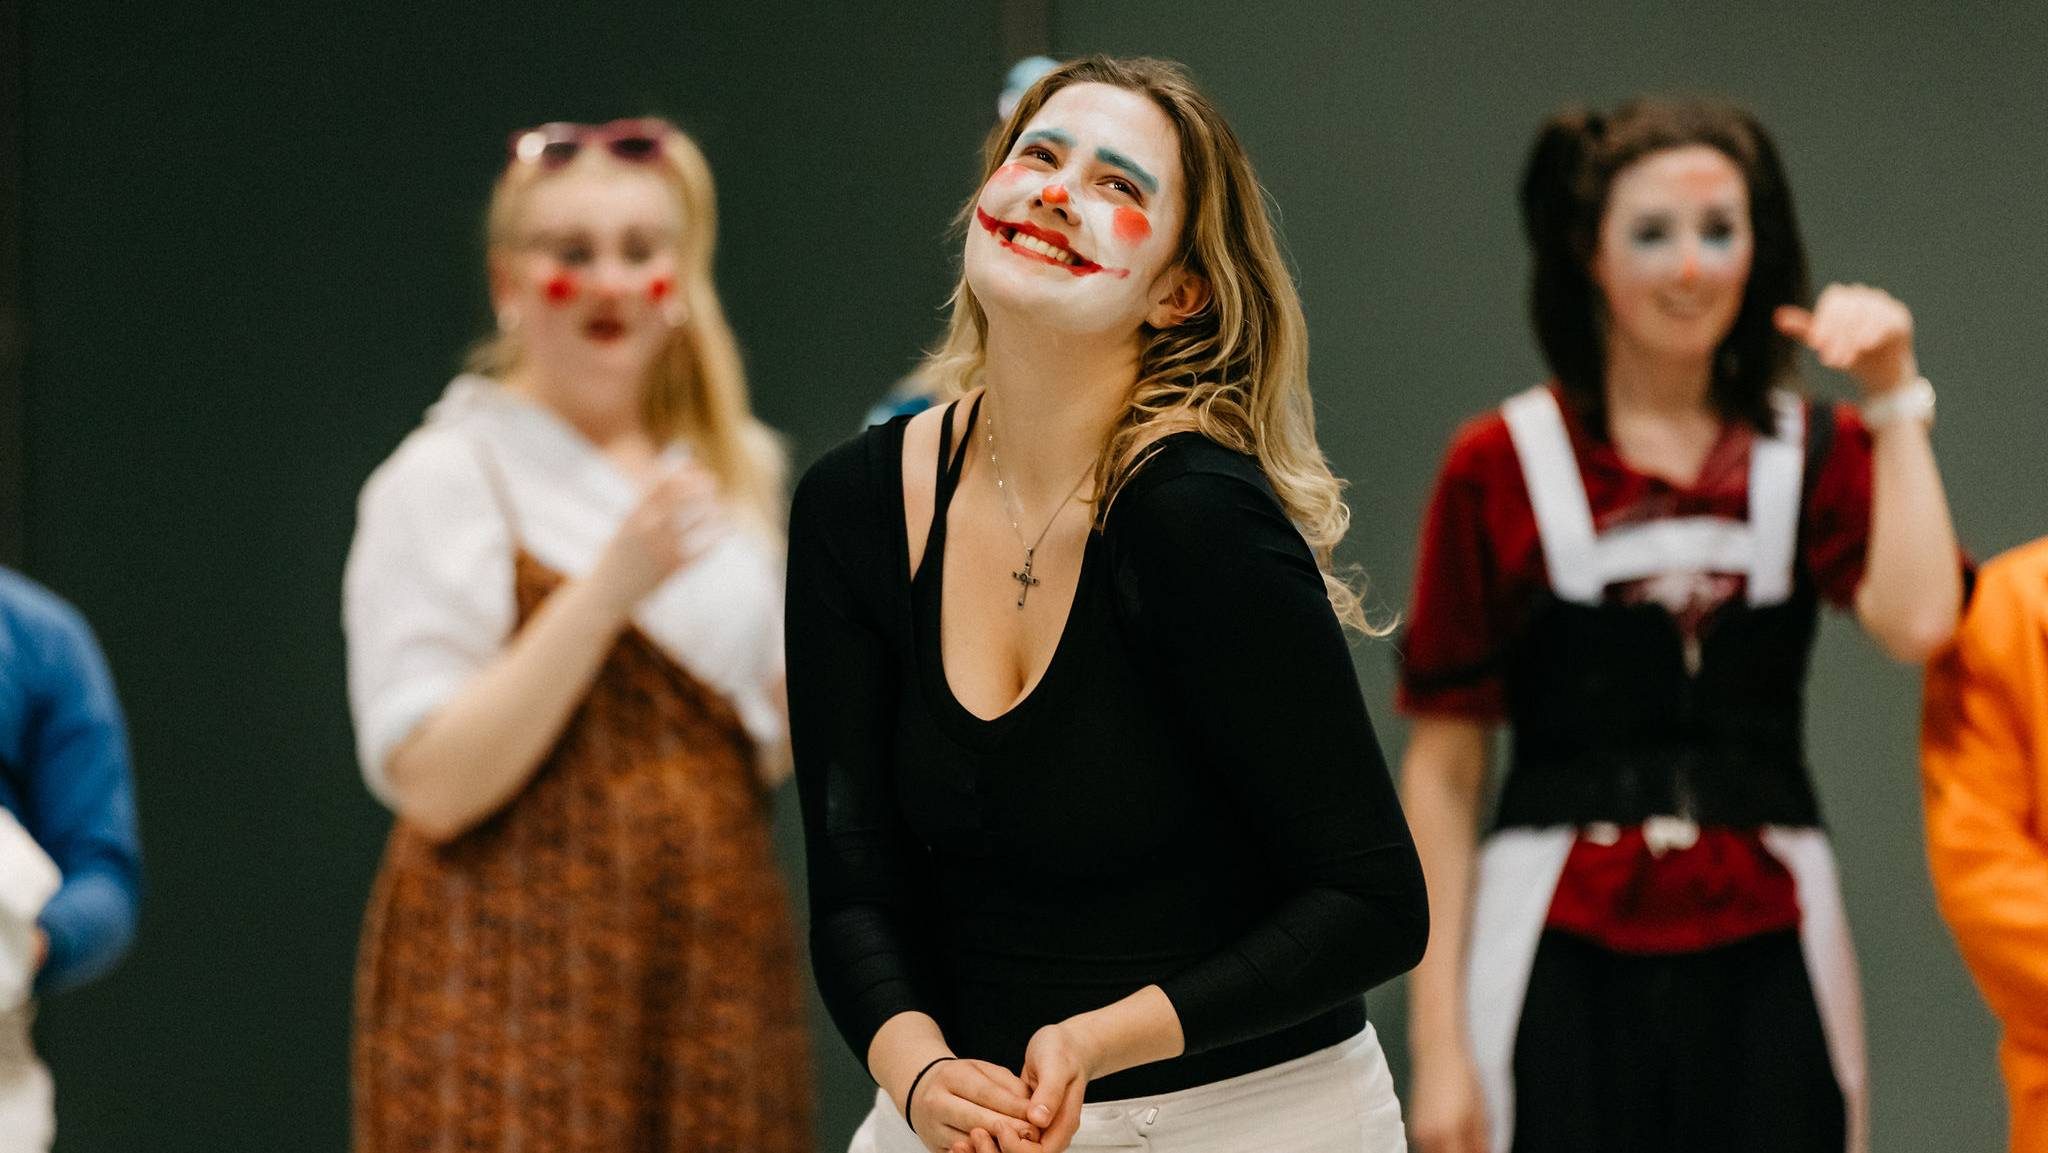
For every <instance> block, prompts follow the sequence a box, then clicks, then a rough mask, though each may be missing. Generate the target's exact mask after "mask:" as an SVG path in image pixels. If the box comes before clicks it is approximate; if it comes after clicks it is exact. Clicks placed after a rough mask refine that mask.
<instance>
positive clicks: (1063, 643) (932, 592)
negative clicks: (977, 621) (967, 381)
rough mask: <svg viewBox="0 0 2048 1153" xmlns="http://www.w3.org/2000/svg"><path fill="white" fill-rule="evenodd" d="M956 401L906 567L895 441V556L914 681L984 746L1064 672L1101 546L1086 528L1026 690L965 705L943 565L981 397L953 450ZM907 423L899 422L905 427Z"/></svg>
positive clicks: (959, 730) (947, 718)
mask: <svg viewBox="0 0 2048 1153" xmlns="http://www.w3.org/2000/svg"><path fill="white" fill-rule="evenodd" d="M958 404H959V402H958V401H955V402H953V404H952V405H948V406H947V407H946V410H945V412H944V413H943V414H942V416H941V421H940V425H939V429H940V431H939V452H938V456H937V462H936V465H935V471H936V477H935V483H934V485H933V489H932V514H931V521H930V523H929V524H928V525H927V526H926V528H925V546H924V552H923V555H922V556H920V557H919V559H918V564H917V566H916V568H915V569H912V568H911V567H910V527H909V524H908V523H907V521H906V519H905V516H906V514H905V505H906V502H905V501H904V500H903V467H904V460H903V456H904V454H903V446H902V443H901V433H900V432H899V434H898V443H897V444H896V445H895V453H894V454H893V455H894V457H895V460H896V473H897V475H896V494H897V510H896V524H897V526H898V531H899V532H901V534H902V537H901V540H900V541H899V542H898V543H899V545H900V546H901V547H900V549H899V551H898V554H897V555H899V556H900V557H902V558H903V563H904V571H905V573H906V576H907V580H908V586H909V587H908V591H909V596H910V602H911V619H912V626H913V627H912V633H913V638H914V644H915V647H916V652H917V665H918V671H919V680H920V681H921V682H922V684H923V686H924V690H925V694H926V696H927V698H928V699H929V701H930V703H931V706H932V708H933V711H934V713H935V714H936V715H937V716H939V717H940V718H941V719H942V721H944V722H945V723H947V724H948V725H949V727H950V729H951V731H952V732H953V733H954V735H955V736H956V737H958V738H960V739H962V740H963V741H966V742H968V743H972V744H985V743H988V742H992V741H995V740H998V739H1000V738H1001V736H1002V735H1003V734H1004V733H1006V732H1008V731H1009V729H1010V728H1011V727H1012V726H1014V725H1016V724H1017V723H1018V722H1019V721H1021V720H1022V719H1023V718H1024V717H1026V716H1028V715H1030V713H1031V712H1032V711H1033V710H1034V709H1035V708H1036V707H1037V706H1038V705H1039V703H1040V702H1041V701H1043V700H1044V699H1046V697H1047V696H1049V695H1050V693H1051V691H1052V688H1053V686H1054V685H1056V684H1057V682H1058V681H1059V680H1060V679H1061V677H1062V676H1063V675H1064V673H1063V670H1064V668H1065V666H1066V665H1067V664H1068V663H1069V662H1068V659H1067V654H1068V652H1069V650H1070V649H1071V648H1072V647H1073V644H1072V642H1073V638H1074V631H1075V627H1076V624H1077V622H1078V620H1079V618H1080V616H1081V614H1082V611H1083V608H1084V603H1085V602H1084V598H1085V597H1087V596H1088V593H1089V585H1090V581H1091V579H1092V578H1093V576H1094V573H1095V567H1096V551H1097V549H1098V547H1099V545H1100V539H1099V535H1100V534H1098V533H1096V532H1094V531H1093V530H1090V531H1089V533H1088V537H1087V539H1086V540H1085V541H1084V542H1083V544H1082V547H1081V564H1080V569H1079V572H1078V573H1077V574H1076V576H1075V583H1074V595H1073V598H1072V599H1071V600H1070V601H1069V602H1068V603H1067V611H1066V616H1065V618H1064V619H1063V620H1062V621H1061V622H1060V629H1059V637H1058V639H1057V640H1055V641H1054V642H1053V647H1052V651H1051V652H1050V653H1049V654H1047V656H1046V658H1045V661H1044V663H1043V664H1042V665H1041V666H1040V667H1039V668H1038V670H1037V671H1036V672H1035V673H1034V674H1033V675H1032V676H1031V677H1029V678H1027V679H1026V680H1025V682H1024V687H1023V688H1022V689H1021V690H1020V691H1019V692H1018V694H1017V695H1016V697H1014V698H1013V699H1011V700H1010V701H1009V702H1008V703H1007V704H1006V705H1004V706H1003V707H1002V709H1001V710H999V711H998V712H995V713H993V714H990V715H986V716H985V715H983V714H981V713H979V712H976V711H975V710H974V709H972V708H969V707H968V706H967V704H966V702H964V701H962V700H961V699H960V696H959V694H958V693H957V692H955V691H954V688H953V682H952V677H951V676H950V674H949V673H948V672H947V669H946V660H945V642H944V635H943V627H944V616H945V570H946V530H947V525H946V517H947V513H948V512H949V511H950V509H951V507H952V503H953V495H954V493H955V491H956V489H957V487H958V484H959V479H960V474H961V471H962V470H963V469H964V468H965V467H966V454H967V452H968V451H969V448H970V446H971V444H972V442H973V436H974V428H975V423H976V420H977V418H978V416H979V414H980V398H979V397H977V398H976V401H975V404H974V406H973V407H971V408H970V409H969V410H968V417H967V426H966V428H965V429H963V430H962V432H961V435H960V444H959V445H958V449H957V451H955V446H954V444H953V412H954V408H955V406H957V405H958ZM908 424H909V422H908V420H905V421H904V422H903V424H902V427H903V428H907V427H908Z"/></svg>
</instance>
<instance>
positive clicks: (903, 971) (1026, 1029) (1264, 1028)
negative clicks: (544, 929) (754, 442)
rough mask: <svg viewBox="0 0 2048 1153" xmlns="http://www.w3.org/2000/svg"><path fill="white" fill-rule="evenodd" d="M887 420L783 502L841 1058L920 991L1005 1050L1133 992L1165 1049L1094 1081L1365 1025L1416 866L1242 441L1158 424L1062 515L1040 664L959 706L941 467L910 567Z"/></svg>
mask: <svg viewBox="0 0 2048 1153" xmlns="http://www.w3.org/2000/svg"><path fill="white" fill-rule="evenodd" d="M904 424H905V419H903V418H899V419H897V420H895V421H892V422H891V423H889V424H887V425H883V426H880V427H878V428H874V429H870V430H868V431H867V432H866V433H864V434H863V435H861V436H860V437H858V438H856V439H855V440H853V441H851V442H849V443H848V444H846V445H843V446H841V447H840V448H838V449H837V450H835V451H834V452H832V453H831V454H830V455H829V456H827V457H825V458H824V459H823V460H821V461H819V462H818V463H817V464H816V465H815V466H814V467H813V468H812V469H811V470H810V471H809V472H808V473H807V474H806V475H805V477H804V479H803V481H802V483H801V484H800V485H799V486H798V489H797V494H796V502H795V508H794V511H793V513H792V519H791V525H790V552H789V609H788V614H789V615H788V646H789V653H788V655H789V690H790V711H791V722H792V730H793V737H794V748H795V755H796V772H797V781H798V787H799V790H800V792H801V795H802V801H803V810H804V827H805V834H806V839H807V844H808V848H809V877H810V900H811V954H812V961H813V965H814V968H815V970H816V973H817V978H818V984H819V988H820V990H821V991H822V993H823V994H824V999H825V1003H826V1005H827V1007H828V1008H829V1009H830V1010H831V1013H832V1015H833V1019H834V1021H835V1022H836V1023H837V1025H838V1027H839V1029H840V1031H841V1033H842V1034H844V1036H845V1038H846V1041H847V1043H848V1044H849V1045H851V1046H852V1048H853V1051H854V1053H855V1054H856V1055H857V1056H859V1057H860V1058H862V1059H863V1060H865V1058H866V1055H867V1049H868V1045H869V1043H870V1042H871V1041H872V1040H873V1038H874V1035H875V1032H876V1031H877V1030H878V1029H880V1028H881V1026H882V1024H883V1023H884V1022H885V1021H887V1020H888V1019H889V1018H890V1017H892V1016H894V1015H896V1014H898V1013H901V1012H904V1011H908V1010H919V1011H922V1012H925V1013H928V1014H930V1015H931V1016H932V1017H933V1018H935V1019H936V1020H937V1021H938V1023H939V1025H940V1027H941V1028H942V1029H943V1030H944V1031H945V1034H946V1037H947V1040H948V1042H949V1043H950V1044H951V1045H952V1047H953V1049H954V1051H955V1052H957V1053H960V1054H961V1055H963V1056H972V1057H980V1058H983V1059H985V1060H989V1061H994V1062H997V1063H999V1064H1002V1065H1004V1066H1006V1067H1008V1068H1011V1069H1016V1068H1018V1067H1019V1066H1020V1065H1021V1063H1022V1060H1023V1054H1024V1047H1025V1044H1026V1042H1027V1041H1028V1040H1029V1039H1030V1037H1031V1035H1032V1033H1033V1032H1035V1031H1036V1030H1037V1029H1038V1028H1040V1027H1041V1026H1044V1025H1047V1024H1051V1023H1054V1022H1057V1021H1060V1020H1063V1019H1065V1018H1067V1017H1069V1016H1072V1015H1073V1014H1075V1013H1079V1012H1084V1011H1087V1010H1090V1009H1095V1008H1099V1007H1101V1006H1103V1005H1106V1004H1109V1003H1111V1002H1113V1001H1116V1000H1118V999H1120V998H1122V997H1124V996H1126V995H1128V994H1130V993H1132V992H1134V991H1136V990H1138V989H1141V988H1143V987H1145V986H1146V985H1149V984H1157V985H1159V986H1160V987H1161V988H1162V989H1164V990H1165V992H1166V995H1167V997H1168V998H1169V999H1170V1000H1171V1001H1172V1003H1173V1006H1174V1008H1175V1010H1176V1011H1177V1013H1178V1014H1179V1017H1180V1022H1181V1028H1182V1031H1183V1033H1184V1035H1185V1038H1186V1051H1185V1053H1184V1054H1183V1055H1182V1056H1180V1057H1177V1058H1174V1059H1172V1060H1169V1061H1162V1062H1158V1063H1156V1064H1152V1065H1147V1066H1142V1067H1139V1068H1136V1069H1132V1070H1128V1071H1125V1072H1123V1073H1118V1074H1115V1075H1113V1076H1110V1077H1105V1078H1102V1079H1101V1080H1099V1081H1098V1082H1096V1083H1095V1084H1094V1085H1093V1086H1091V1088H1090V1093H1089V1095H1090V1097H1091V1098H1092V1099H1096V1100H1104V1099H1114V1098H1119V1097H1130V1096H1143V1095H1149V1094H1154V1093H1161V1092H1169V1091H1172V1090H1175V1089H1181V1088H1186V1087H1188V1086H1191V1085H1198V1084H1205V1083H1208V1082H1211V1081H1215V1080H1219V1079H1222V1078H1225V1077H1230V1076H1235V1075H1237V1074H1240V1073H1245V1072H1249V1071H1252V1070H1254V1069H1259V1068H1264V1067H1267V1066H1270V1065H1273V1064H1277V1063H1279V1062H1282V1061H1286V1060H1289V1059H1292V1058H1294V1057H1298V1056H1301V1055H1303V1054H1306V1053H1309V1052H1312V1051H1314V1050H1316V1049H1318V1048H1322V1047H1324V1046H1327V1045H1331V1044H1335V1043H1337V1042H1339V1041H1341V1040H1344V1039H1345V1038H1347V1037H1349V1036H1351V1035H1352V1034H1355V1033H1356V1032H1358V1031H1359V1030H1360V1029H1362V1028H1363V1027H1364V1024H1365V1005H1364V1000H1363V996H1362V994H1363V993H1364V992H1365V990H1366V989H1368V988H1370V987H1372V986H1374V985H1376V984H1378V983H1380V982H1382V981H1384V980H1386V979H1388V978H1390V977H1392V976H1394V975H1396V974H1398V973H1400V972H1402V971H1404V970H1406V969H1408V968H1410V967H1412V966H1413V965H1414V964H1415V963H1416V961H1417V960H1418V959H1419V958H1420V956H1421V953H1422V949H1423V945H1424V942H1425V940H1426V938H1427V935H1428V913H1427V905H1426V902H1425V898H1424V893H1423V884H1422V871H1421V866H1420V864H1419V862H1418V861H1417V859H1416V855H1415V848H1414V844H1413V842H1412V841H1411V840H1410V838H1409V834H1408V828H1407V824H1406V822H1405V821H1404V820H1403V818H1402V815H1401V811H1400V807H1399V803H1398V801H1397V799H1396V797H1395V794H1394V789H1393V786H1392V782H1391V781H1390V779H1389V776H1388V773H1387V769H1386V763H1385V761H1384V759H1383V758H1382V756H1381V753H1380V749H1379V745H1378V742H1377V740H1376V738H1375V736H1374V733H1373V729H1372V723H1371V720H1370V718H1369V717H1368V716H1367V714H1366V708H1365V703H1364V701H1363V699H1362V698H1361V696H1360V694H1359V689H1358V684H1357V680H1356V677H1355V674H1354V672H1353V669H1352V666H1351V662H1350V656H1349V651H1348V648H1347V646H1346V642H1345V639H1344V636H1343V632H1342V629H1341V628H1340V626H1339V624H1338V622H1337V620H1336V617H1335V614H1334V613H1333V612H1332V611H1331V608H1330V605H1329V601H1328V599H1327V598H1326V596H1325V593H1324V588H1323V582H1322V578H1321V575H1320V573H1319V572H1318V570H1317V567H1316V564H1315V560H1314V558H1313V556H1312V555H1311V554H1310V552H1309V550H1308V547H1307V546H1306V544H1305V543H1304V542H1303V540H1302V538H1301V536H1300V534H1299V533H1298V532H1297V531H1296V530H1295V528H1294V526H1293V525H1292V524H1291V523H1290V522H1289V521H1288V519H1287V517H1286V515H1285V514H1284V512H1283V511H1282V509H1281V506H1280V504H1279V502H1278V500H1277V499H1276V498H1275V496H1274V495H1273V492H1272V490H1271V488H1270V487H1269V486H1268V484H1267V482H1266V480H1265V477H1264V476H1263V474H1262V473H1261V472H1260V470H1259V468H1258V465H1257V463H1256V461H1255V460H1253V459H1251V458H1248V457H1245V456H1241V455H1239V454H1237V453H1234V452H1232V451H1230V450H1228V449H1225V448H1223V447H1221V446H1219V445H1217V444H1216V443H1214V442H1212V441H1210V440H1208V439H1206V438H1204V437H1202V436H1200V435H1197V434H1192V433H1184V434H1180V435H1176V436H1173V437H1170V438H1168V439H1166V440H1164V441H1162V442H1161V446H1160V447H1159V449H1158V450H1157V451H1156V452H1155V454H1154V455H1153V456H1152V457H1151V459H1150V460H1148V461H1147V462H1146V463H1145V464H1144V466H1143V467H1142V468H1141V470H1140V471H1139V473H1138V474H1137V475H1136V476H1135V477H1134V478H1132V480H1131V481H1130V482H1129V483H1128V484H1127V486H1126V487H1125V488H1124V489H1123V491H1122V492H1121V494H1120V495H1119V496H1118V497H1117V499H1116V501H1115V502H1114V504H1113V505H1112V507H1111V510H1110V513H1109V515H1108V517H1107V519H1106V521H1105V523H1104V525H1103V528H1102V531H1101V532H1099V533H1097V534H1094V535H1092V536H1091V537H1090V538H1089V541H1088V544H1087V546H1086V548H1085V550H1084V554H1083V561H1082V571H1081V575H1080V584H1079V588H1078V590H1077V591H1076V593H1075V597H1074V604H1073V608H1072V610H1071V611H1070V615H1069V617H1068V621H1067V624H1066V626H1065V631H1064V632H1063V633H1062V635H1061V638H1060V640H1059V642H1058V646H1057V648H1056V649H1055V651H1054V654H1053V657H1052V659H1051V664H1050V665H1049V666H1048V668H1047V670H1046V672H1045V675H1044V676H1043V678H1042V679H1041V680H1040V682H1039V683H1038V685H1037V686H1036V687H1035V688H1034V689H1033V690H1032V691H1031V692H1030V694H1029V695H1028V696H1027V697H1026V698H1025V699H1024V700H1022V701H1021V702H1019V703H1018V704H1017V705H1016V706H1015V707H1013V708H1012V709H1011V710H1010V711H1009V712H1007V713H1005V714H1003V715H1002V716H1000V717H997V718H995V719H993V720H983V719H981V718H978V717H976V716H975V715H974V714H972V713H970V712H968V711H967V709H966V708H965V707H964V706H962V705H961V704H960V703H959V702H958V701H957V700H956V699H955V698H954V696H953V694H952V691H951V689H950V688H949V687H948V685H947V682H946V677H945V673H944V670H943V668H942V667H941V664H940V648H939V636H938V631H939V630H938V624H939V600H940V587H941V583H942V581H943V575H944V573H943V565H944V561H945V547H944V534H945V517H946V506H947V502H948V500H949V498H950V494H951V483H950V481H949V479H948V478H947V476H946V475H945V474H944V473H943V472H942V473H941V475H940V488H939V492H938V493H937V496H938V498H939V499H938V500H937V501H936V502H935V503H936V509H935V513H934V517H933V525H932V535H931V538H930V540H929V543H928V545H927V547H926V550H925V552H924V556H923V560H922V562H921V565H920V568H919V571H918V573H917V575H916V578H915V580H914V581H913V580H912V578H911V574H910V573H909V561H908V550H907V547H906V535H905V533H906V530H905V526H904V514H903V487H902V479H901V469H902V464H901V461H902V455H901V453H902V438H903V426H904ZM969 435H970V436H971V435H972V434H971V430H970V434H969ZM968 443H970V444H971V443H972V441H971V440H970V441H969V442H968ZM933 467H934V468H936V467H937V462H936V461H934V462H933Z"/></svg>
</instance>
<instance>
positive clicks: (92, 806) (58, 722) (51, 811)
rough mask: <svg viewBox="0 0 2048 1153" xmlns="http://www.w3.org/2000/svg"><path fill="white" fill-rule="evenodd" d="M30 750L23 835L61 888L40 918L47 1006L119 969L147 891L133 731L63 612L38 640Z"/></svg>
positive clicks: (87, 640) (89, 645) (92, 651)
mask: <svg viewBox="0 0 2048 1153" xmlns="http://www.w3.org/2000/svg"><path fill="white" fill-rule="evenodd" d="M35 647H36V650H37V652H36V656H37V658H38V659H37V661H36V668H35V670H34V680H33V682H32V683H31V685H30V691H31V693H32V694H33V697H32V700H31V701H30V706H29V707H30V714H29V731H28V734H27V741H26V743H25V749H24V752H25V756H24V764H23V771H24V776H25V778H26V780H25V782H24V784H25V785H26V788H25V789H24V794H25V795H24V797H23V800H24V802H25V804H24V806H23V807H24V810H25V811H24V813H23V822H22V823H23V825H24V826H25V827H26V828H27V829H28V832H29V835H30V836H32V837H34V838H35V839H36V842H37V843H38V844H40V845H41V846H42V847H43V851H44V852H46V853H48V854H49V855H50V859H51V860H53V861H55V862H56V863H57V869H58V871H59V872H61V873H62V874H63V877H64V883H63V886H62V887H61V888H59V889H58V890H57V893H56V895H55V896H53V897H51V898H50V902H49V904H48V905H46V906H45V907H44V909H43V914H42V917H41V919H40V924H41V927H42V929H43V932H44V933H46V934H47V935H48V936H49V940H50V951H49V956H48V958H47V959H46V960H45V961H44V963H43V968H42V970H41V971H40V972H38V973H37V974H36V992H37V994H38V995H44V996H47V995H48V994H51V993H57V992H62V991H64V990H67V989H72V988H76V987H77V986H79V985H82V984H85V983H86V982H88V981H91V980H93V979H95V978H97V977H99V976H101V975H102V974H104V973H106V972H107V970H109V969H111V968H113V967H114V964H115V962H117V961H119V960H120V959H121V956H122V954H124V953H126V952H127V950H128V945H129V943H130V942H131V941H132V940H133V939H134V936H135V923H136V916H137V911H138V906H139V904H140V901H141V895H142V893H141V890H142V859H141V856H142V854H141V845H140V839H139V837H138V835H137V833H136V825H135V784H134V779H133V776H132V774H131V772H130V769H129V761H128V730H127V725H126V723H125V722H124V721H123V719H122V716H121V705H120V702H119V701H118V700H117V699H116V698H115V696H114V681H113V677H112V675H111V674H110V673H109V672H108V670H107V662H106V658H105V657H103V656H102V655H101V653H100V648H99V645H98V644H97V643H96V642H95V641H94V640H93V636H92V632H91V630H90V629H89V628H88V627H87V626H86V624H85V622H84V621H83V620H82V619H80V618H79V617H77V615H76V614H74V613H71V612H69V611H65V612H63V613H61V614H60V615H58V616H57V617H56V618H54V619H53V620H52V621H51V624H50V627H49V628H47V629H46V630H43V633H42V635H41V636H40V637H38V638H37V640H36V644H35Z"/></svg>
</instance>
